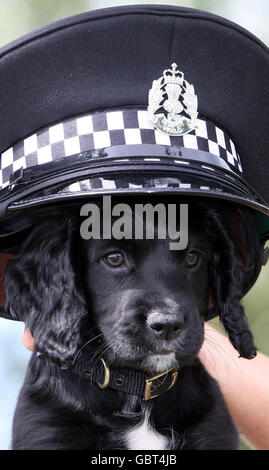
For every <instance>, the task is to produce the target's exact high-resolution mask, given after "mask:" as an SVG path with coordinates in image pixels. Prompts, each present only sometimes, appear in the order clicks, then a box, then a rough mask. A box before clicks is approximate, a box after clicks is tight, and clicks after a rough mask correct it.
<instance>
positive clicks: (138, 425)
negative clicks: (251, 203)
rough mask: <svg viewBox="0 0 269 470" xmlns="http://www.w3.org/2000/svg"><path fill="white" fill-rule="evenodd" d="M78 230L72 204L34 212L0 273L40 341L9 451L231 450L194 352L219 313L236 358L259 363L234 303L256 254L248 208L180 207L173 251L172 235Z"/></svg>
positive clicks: (213, 389) (222, 410)
mask: <svg viewBox="0 0 269 470" xmlns="http://www.w3.org/2000/svg"><path fill="white" fill-rule="evenodd" d="M166 202H167V201H166ZM133 203H134V201H133ZM80 224H81V217H80V215H79V210H78V209H77V208H70V207H69V208H65V209H64V208H63V209H62V210H61V211H59V210H57V211H56V210H52V209H50V210H48V211H47V212H45V213H44V212H43V213H42V216H41V217H40V221H37V223H36V226H35V228H34V229H33V230H32V232H31V234H29V236H28V237H27V239H26V240H25V242H24V243H23V246H22V247H21V249H20V251H19V252H18V253H17V254H16V255H15V256H14V257H13V258H12V259H11V260H10V262H9V265H8V268H7V270H6V275H5V292H6V297H7V303H8V307H9V309H10V310H11V311H13V312H15V313H16V315H17V316H18V317H20V318H21V319H22V320H23V321H24V322H25V324H26V326H27V327H29V328H30V330H31V332H32V334H33V336H34V339H35V345H36V351H35V352H34V353H33V354H32V357H31V360H30V363H29V366H28V371H27V375H26V378H25V382H24V384H23V387H22V390H21V392H20V395H19V399H18V403H17V408H16V412H15V417H14V424H13V440H12V448H13V449H102V450H103V449H235V448H236V447H237V431H236V429H235V426H234V424H233V422H232V420H231V417H230V416H229V413H228V411H227V408H226V406H225V404H224V400H223V398H222V395H221V393H220V390H219V387H218V385H217V383H216V382H215V380H214V379H213V378H212V377H211V376H210V375H209V374H208V373H207V372H206V370H205V369H204V367H203V366H202V364H201V362H200V361H199V359H198V358H197V355H198V352H199V350H200V348H201V346H202V344H203V340H204V334H203V325H204V321H205V319H206V318H207V317H208V316H213V315H216V314H218V315H219V316H220V320H221V322H222V324H223V325H224V327H225V329H226V330H227V332H228V335H229V338H230V340H231V342H232V344H233V345H234V347H235V348H236V349H237V350H238V352H239V354H240V355H241V356H243V357H246V358H251V357H254V356H255V353H256V349H255V346H254V344H253V338H252V335H251V333H250V331H249V328H248V324H247V320H246V317H245V314H244V310H243V307H242V305H241V304H240V298H241V296H242V291H243V290H244V288H245V287H246V285H247V282H248V277H249V276H250V273H251V270H252V269H253V266H254V265H255V264H257V260H258V259H259V257H260V251H261V249H260V244H259V240H258V235H257V228H256V222H255V219H254V217H253V215H252V214H251V212H250V211H249V210H248V209H240V210H237V209H235V207H233V206H232V205H230V204H228V203H226V204H225V203H223V202H218V203H215V202H212V201H207V202H202V201H200V200H196V199H195V198H194V199H192V200H189V243H188V246H187V248H186V249H185V250H181V251H171V250H170V249H169V240H168V239H164V240H159V239H157V238H155V239H154V240H115V239H112V240H104V239H103V240H83V239H82V238H81V236H80ZM250 238H251V240H250ZM249 246H252V247H253V250H252V251H250V250H249V249H248V247H249ZM170 370H171V371H170ZM96 371H97V372H96ZM166 371H170V372H166ZM175 372H176V373H177V372H178V377H177V381H176V382H175V379H176V375H174V374H175ZM163 373H164V374H163ZM156 375H157V376H158V375H160V376H161V377H159V379H156V381H155V380H153V381H152V383H151V384H148V382H146V384H147V387H148V388H147V392H145V393H149V396H152V395H154V394H156V395H159V396H157V397H155V398H153V399H148V400H146V399H145V396H143V394H144V389H143V386H144V382H145V380H144V379H145V377H146V380H148V379H147V378H150V377H151V376H156ZM107 382H109V386H108V387H106V385H107ZM149 382H150V380H149ZM174 382H175V383H174ZM110 385H111V386H110ZM172 385H173V386H172ZM100 387H101V388H100ZM139 387H140V388H141V387H142V388H141V390H142V389H143V390H142V392H141V390H140V388H139ZM155 387H156V388H157V390H155ZM138 389H139V390H138Z"/></svg>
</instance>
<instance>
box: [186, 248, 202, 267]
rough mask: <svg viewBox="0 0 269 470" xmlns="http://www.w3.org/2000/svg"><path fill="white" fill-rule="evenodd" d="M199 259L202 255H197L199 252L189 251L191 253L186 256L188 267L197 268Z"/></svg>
mask: <svg viewBox="0 0 269 470" xmlns="http://www.w3.org/2000/svg"><path fill="white" fill-rule="evenodd" d="M199 259H200V255H199V253H197V251H189V253H187V255H186V258H185V261H186V263H187V265H188V266H196V264H197V263H198V261H199Z"/></svg>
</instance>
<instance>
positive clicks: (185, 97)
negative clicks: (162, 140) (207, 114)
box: [148, 63, 198, 136]
mask: <svg viewBox="0 0 269 470" xmlns="http://www.w3.org/2000/svg"><path fill="white" fill-rule="evenodd" d="M171 67H172V68H171V69H167V70H164V72H163V76H162V77H160V78H159V79H158V80H154V81H153V83H152V88H151V89H150V90H149V105H148V112H149V117H150V120H151V121H152V122H153V124H154V127H155V128H156V129H158V130H159V131H161V132H164V133H165V134H169V135H174V136H177V135H184V134H187V133H188V132H190V131H191V130H193V129H194V128H195V126H196V119H197V115H198V112H197V107H198V100H197V96H196V95H195V92H194V87H193V85H190V84H189V83H188V82H187V81H186V80H185V79H184V73H183V72H180V71H179V70H177V64H175V63H174V64H172V65H171ZM158 110H160V111H162V110H163V112H160V113H157V114H156V111H158ZM164 112H166V115H165V114H164Z"/></svg>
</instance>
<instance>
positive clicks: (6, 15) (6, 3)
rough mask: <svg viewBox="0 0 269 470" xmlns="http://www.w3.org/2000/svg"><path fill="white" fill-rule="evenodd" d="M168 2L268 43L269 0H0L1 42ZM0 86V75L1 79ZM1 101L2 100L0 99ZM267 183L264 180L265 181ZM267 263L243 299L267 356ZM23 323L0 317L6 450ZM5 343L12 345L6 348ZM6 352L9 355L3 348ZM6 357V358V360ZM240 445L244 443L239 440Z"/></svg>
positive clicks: (19, 377) (22, 355)
mask: <svg viewBox="0 0 269 470" xmlns="http://www.w3.org/2000/svg"><path fill="white" fill-rule="evenodd" d="M139 3H140V4H149V3H151V4H153V3H160V4H170V5H171V4H172V5H178V6H185V7H193V8H199V9H202V10H207V11H210V12H212V13H215V14H218V15H221V16H224V17H226V18H228V19H230V20H232V21H234V22H236V23H238V24H240V25H241V26H243V27H245V28H246V29H248V30H249V31H251V32H252V33H254V34H255V35H256V36H258V37H259V38H260V39H262V40H263V41H264V42H265V43H266V44H268V43H269V28H268V18H269V0H256V1H255V2H253V0H181V1H172V0H171V1H165V0H163V1H160V2H156V1H153V0H151V1H150V0H149V1H147V2H144V1H139V0H137V1H128V0H125V1H120V0H118V1H117V0H115V1H110V0H104V1H96V0H0V46H2V45H4V44H6V43H7V42H9V41H12V40H13V39H16V38H17V37H19V36H21V35H23V34H25V33H28V32H29V31H31V30H33V29H35V28H39V27H40V26H43V25H46V24H48V23H51V22H53V21H56V20H58V19H61V18H64V17H67V16H71V15H75V14H78V13H82V12H84V11H87V10H92V9H96V8H105V7H109V6H116V5H126V4H139ZM0 86H1V78H0ZM0 105H1V103H0ZM268 184H269V183H268ZM267 289H269V264H268V266H267V267H265V268H263V270H262V273H261V275H260V277H259V279H258V281H257V282H256V284H255V286H254V287H253V288H252V290H251V292H250V293H249V294H248V295H247V296H246V297H245V299H244V302H243V303H244V306H245V308H246V311H247V314H248V318H249V323H250V326H251V329H252V332H253V333H254V336H255V340H256V344H257V346H258V348H259V350H260V351H262V352H264V353H265V354H267V355H269V341H268V334H269V302H268V300H269V295H268V291H267ZM21 332H22V325H17V324H16V325H15V324H14V323H13V322H7V321H4V320H0V382H1V385H2V384H5V385H4V386H1V391H0V403H1V405H0V449H7V448H8V447H9V442H10V429H11V421H12V415H13V411H14V406H15V403H16V399H17V394H18V390H19V388H20V386H21V384H22V381H23V376H24V373H25V368H26V365H27V362H28V360H29V354H28V352H27V351H25V350H24V349H23V347H22V345H21V342H20V334H21ZM10 345H12V348H11V349H10ZM8 351H9V354H7V352H8ZM7 356H8V357H9V360H7ZM240 448H241V449H246V448H247V445H246V444H245V443H244V442H243V441H242V443H241V446H240Z"/></svg>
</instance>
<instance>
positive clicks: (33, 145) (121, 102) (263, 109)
mask: <svg viewBox="0 0 269 470" xmlns="http://www.w3.org/2000/svg"><path fill="white" fill-rule="evenodd" d="M0 74H1V87H0V103H1V106H0V126H1V132H0V155H1V156H0V220H1V228H0V246H1V247H2V248H3V249H6V250H8V249H9V248H10V249H12V245H14V243H15V242H14V239H15V240H16V236H17V234H18V233H19V232H20V231H22V230H23V229H24V228H25V227H26V226H27V225H29V224H31V217H30V215H29V214H31V211H29V210H27V209H29V208H32V207H35V206H41V205H47V204H58V203H61V202H63V201H68V200H71V201H73V200H76V199H78V198H88V197H90V196H96V195H102V194H117V195H119V194H151V193H164V194H169V193H172V194H182V195H191V196H206V197H211V198H218V199H221V200H228V201H232V202H233V203H236V204H239V205H242V206H247V207H249V208H252V209H253V210H254V211H256V214H257V218H258V221H259V227H260V234H261V238H262V239H263V240H266V239H267V238H269V184H268V178H269V165H268V159H269V133H268V129H269V113H268V109H269V94H268V92H267V90H268V77H269V55H268V49H267V47H266V46H265V45H264V44H263V43H262V42H261V41H259V40H258V39H257V38H256V37H255V36H253V35H252V34H250V33H249V32H248V31H246V30H245V29H243V28H241V27H239V26H238V25H236V24H234V23H232V22H230V21H228V20H226V19H223V18H221V17H218V16H215V15H212V14H210V13H207V12H205V11H198V10H194V9H187V8H181V7H175V6H161V5H131V6H124V7H116V8H108V9H103V10H97V11H92V12H89V13H85V14H81V15H77V16H74V17H71V18H67V19H64V20H62V21H58V22H56V23H54V24H52V25H49V26H47V27H44V28H42V29H40V30H38V31H35V32H33V33H31V34H28V35H26V36H24V37H23V38H21V39H19V40H17V41H14V42H12V43H11V44H9V45H7V46H6V47H4V48H2V49H1V50H0ZM14 236H15V238H14Z"/></svg>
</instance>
